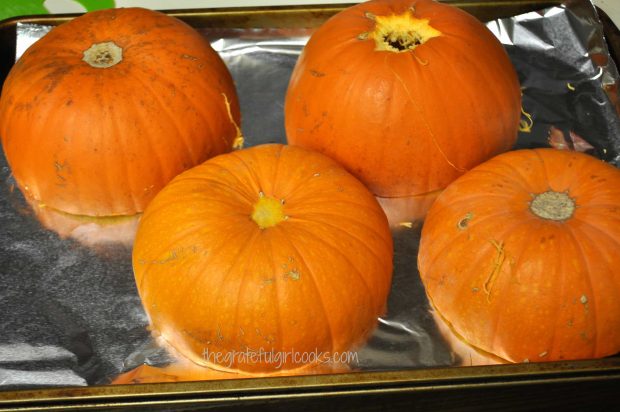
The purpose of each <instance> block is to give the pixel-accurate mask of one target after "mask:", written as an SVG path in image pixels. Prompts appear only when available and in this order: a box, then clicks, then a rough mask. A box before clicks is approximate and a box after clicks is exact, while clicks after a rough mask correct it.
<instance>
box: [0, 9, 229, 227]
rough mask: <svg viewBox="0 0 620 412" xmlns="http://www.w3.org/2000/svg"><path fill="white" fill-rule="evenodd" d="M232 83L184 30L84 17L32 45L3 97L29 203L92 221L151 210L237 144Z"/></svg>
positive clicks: (1, 115) (16, 167)
mask: <svg viewBox="0 0 620 412" xmlns="http://www.w3.org/2000/svg"><path fill="white" fill-rule="evenodd" d="M239 116H240V115H239V105H238V102H237V97H236V92H235V88H234V85H233V82H232V78H231V76H230V74H229V72H228V70H227V68H226V66H225V65H224V63H223V61H222V60H221V59H220V57H219V56H218V54H217V53H216V52H215V51H214V50H213V49H212V48H211V46H210V45H209V43H208V42H207V41H206V40H205V39H204V38H203V37H202V36H201V35H200V34H199V33H198V32H196V31H195V30H193V29H192V28H191V27H189V26H188V25H186V24H185V23H183V22H181V21H180V20H177V19H175V18H172V17H169V16H166V15H165V14H162V13H159V12H154V11H149V10H145V9H139V8H127V9H111V10H103V11H97V12H92V13H87V14H85V15H83V16H81V17H77V18H75V19H74V20H71V21H70V22H67V23H65V24H62V25H60V26H58V27H56V28H54V29H52V31H51V32H50V33H48V34H47V35H45V36H44V37H43V38H42V39H40V40H39V41H37V42H36V43H35V44H34V45H33V46H31V47H30V48H29V49H28V50H27V51H26V52H25V53H24V54H23V56H22V57H21V58H20V59H19V60H18V61H17V63H16V64H15V65H14V66H13V68H12V69H11V72H10V73H9V75H8V77H7V79H6V82H5V83H4V86H3V89H2V97H1V98H0V136H1V138H2V146H3V148H4V152H5V154H6V157H7V160H8V163H9V165H10V167H11V171H12V173H13V175H14V176H15V179H16V181H17V183H18V184H19V186H20V188H21V189H22V191H23V192H24V193H25V195H26V196H27V197H28V198H29V199H31V200H32V201H35V202H38V203H41V204H43V205H45V207H50V208H53V209H56V210H60V211H62V212H67V213H71V214H79V215H91V216H111V215H130V214H135V213H138V212H141V211H143V210H144V208H145V206H146V204H147V203H148V202H149V201H150V200H151V199H152V198H153V196H154V195H155V194H156V193H157V192H158V191H159V190H160V189H161V188H162V187H163V186H164V185H165V184H166V183H167V182H168V181H170V179H172V178H173V177H174V176H176V175H177V174H178V173H180V172H182V171H183V170H185V169H187V168H190V167H192V166H194V165H196V164H199V163H201V162H203V161H205V160H206V159H207V158H209V157H211V156H214V155H216V154H220V153H223V152H227V151H229V150H231V147H232V146H233V143H234V142H235V138H237V137H239V134H238V131H239V130H238V128H237V126H236V125H237V124H238V123H239Z"/></svg>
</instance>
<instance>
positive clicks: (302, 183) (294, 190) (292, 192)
mask: <svg viewBox="0 0 620 412" xmlns="http://www.w3.org/2000/svg"><path fill="white" fill-rule="evenodd" d="M333 170H334V168H333V167H332V166H330V167H329V168H326V169H320V170H318V171H316V172H314V173H313V172H312V171H310V170H309V171H308V176H307V177H306V178H304V179H303V180H301V179H299V180H297V182H295V183H296V184H295V185H294V186H293V188H292V189H291V190H290V191H289V192H288V193H286V194H283V197H285V198H286V199H288V200H290V199H294V197H295V194H296V193H297V191H298V190H301V189H307V188H306V183H308V182H309V181H310V180H312V179H315V178H316V176H315V175H316V173H319V174H320V175H323V174H326V173H329V172H332V171H333ZM304 203H307V202H306V201H304Z"/></svg>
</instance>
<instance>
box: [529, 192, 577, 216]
mask: <svg viewBox="0 0 620 412" xmlns="http://www.w3.org/2000/svg"><path fill="white" fill-rule="evenodd" d="M576 207H577V206H576V204H575V200H574V199H573V198H571V197H570V196H569V195H568V194H567V193H564V192H555V191H553V190H549V191H547V192H544V193H539V194H536V195H534V198H533V199H532V201H531V202H530V210H531V211H532V213H534V214H535V215H536V216H538V217H540V218H541V219H546V220H554V221H564V220H567V219H570V218H571V216H573V213H575V208H576Z"/></svg>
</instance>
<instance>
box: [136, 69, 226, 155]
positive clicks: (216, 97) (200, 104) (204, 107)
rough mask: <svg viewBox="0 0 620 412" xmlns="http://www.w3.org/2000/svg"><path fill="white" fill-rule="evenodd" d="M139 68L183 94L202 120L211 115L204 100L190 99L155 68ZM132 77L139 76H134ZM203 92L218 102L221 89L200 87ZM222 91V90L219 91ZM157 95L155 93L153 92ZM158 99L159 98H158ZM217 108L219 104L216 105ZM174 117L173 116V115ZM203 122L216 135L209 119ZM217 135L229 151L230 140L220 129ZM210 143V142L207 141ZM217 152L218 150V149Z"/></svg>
mask: <svg viewBox="0 0 620 412" xmlns="http://www.w3.org/2000/svg"><path fill="white" fill-rule="evenodd" d="M140 69H141V70H143V71H144V72H148V73H150V74H151V75H152V76H155V77H156V78H157V79H158V81H160V82H162V83H164V82H165V83H166V84H168V85H172V86H173V87H174V89H175V93H178V94H179V95H181V96H183V98H184V99H185V100H186V101H187V102H190V103H191V106H192V107H193V108H194V109H195V110H196V112H202V116H200V118H201V119H202V120H204V119H210V118H211V117H210V116H208V114H209V113H208V111H207V105H205V104H203V103H204V102H202V101H199V102H195V101H194V99H191V98H190V97H189V96H188V95H187V93H185V92H184V91H183V90H182V88H179V87H176V86H175V84H174V82H172V81H170V80H168V79H167V78H165V77H163V76H161V74H159V73H158V72H156V71H155V70H153V69H151V68H150V67H148V66H147V65H141V66H140ZM134 77H139V76H134ZM199 84H200V83H199V82H197V83H194V84H193V87H199ZM202 90H203V92H207V93H208V94H209V95H210V96H208V101H210V102H211V101H212V102H219V101H221V100H222V99H221V94H220V93H219V92H221V89H218V92H216V91H214V90H212V89H206V88H202ZM221 93H223V92H221ZM155 95H157V94H155ZM158 99H159V98H158ZM164 107H166V111H167V106H165V105H164ZM217 107H218V109H219V104H218V105H217ZM226 113H227V110H226V107H224V115H226ZM173 117H174V116H173ZM204 124H205V125H206V127H207V128H208V129H209V133H208V134H209V135H210V136H216V134H215V133H214V130H213V124H212V122H210V121H204ZM174 125H175V127H177V129H178V127H179V126H178V124H177V123H176V121H175V122H174ZM217 136H219V137H220V139H221V140H222V141H223V142H224V147H225V151H229V150H230V147H231V144H232V142H230V143H229V141H228V140H226V137H225V133H224V131H222V132H221V133H218V134H217ZM183 143H184V144H185V145H186V144H187V142H186V141H184V142H183ZM209 143H211V142H209ZM207 150H208V153H213V152H214V151H217V148H214V147H213V146H211V147H208V148H207ZM218 152H219V151H218Z"/></svg>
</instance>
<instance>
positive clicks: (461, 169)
mask: <svg viewBox="0 0 620 412" xmlns="http://www.w3.org/2000/svg"><path fill="white" fill-rule="evenodd" d="M384 63H385V64H386V65H387V67H388V68H389V69H390V70H391V71H392V73H393V74H394V76H395V77H396V79H398V81H399V82H400V84H401V85H402V86H403V88H404V89H405V92H406V93H407V97H409V101H410V102H411V103H412V104H413V106H414V107H415V108H416V110H417V112H418V113H421V110H420V107H419V106H418V105H417V103H416V102H415V100H413V96H411V92H410V91H409V88H408V87H407V85H406V84H405V82H404V81H403V79H402V78H401V77H400V76H399V75H398V73H396V72H395V71H394V69H393V68H392V67H391V66H390V65H388V64H387V62H385V60H384ZM420 117H421V118H422V121H423V122H424V126H426V130H427V131H428V134H429V135H430V136H431V138H432V140H433V144H434V145H435V147H436V148H437V150H438V151H439V153H440V154H441V156H442V157H443V158H444V160H445V161H446V163H448V164H449V165H450V167H452V168H453V169H454V170H456V171H457V172H461V173H465V172H466V171H467V169H464V168H462V167H458V166H456V165H455V164H454V163H452V162H451V161H450V159H448V156H447V155H446V153H445V152H444V151H443V150H442V149H441V147H440V146H439V143H438V142H437V138H436V137H435V134H434V133H433V131H432V130H431V127H430V126H429V125H428V122H427V121H426V119H425V117H424V116H420Z"/></svg>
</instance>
